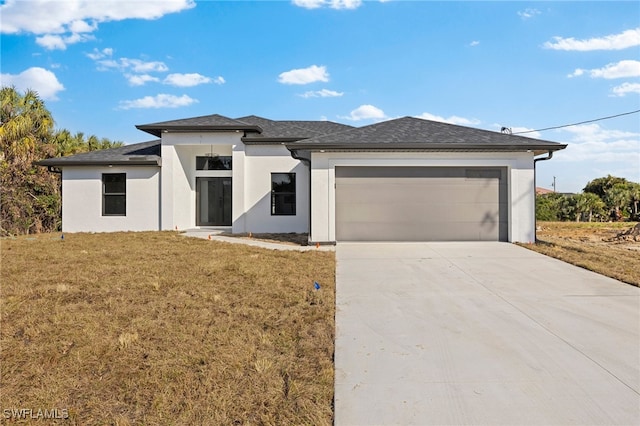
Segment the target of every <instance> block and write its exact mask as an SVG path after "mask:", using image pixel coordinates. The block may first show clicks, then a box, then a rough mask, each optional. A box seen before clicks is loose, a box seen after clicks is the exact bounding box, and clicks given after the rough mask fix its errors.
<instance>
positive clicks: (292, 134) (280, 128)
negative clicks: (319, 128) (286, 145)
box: [238, 115, 323, 142]
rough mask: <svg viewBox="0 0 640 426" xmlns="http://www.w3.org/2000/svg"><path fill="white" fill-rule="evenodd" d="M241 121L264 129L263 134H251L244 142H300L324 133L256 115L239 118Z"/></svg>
mask: <svg viewBox="0 0 640 426" xmlns="http://www.w3.org/2000/svg"><path fill="white" fill-rule="evenodd" d="M238 120H239V121H242V122H244V123H249V124H253V125H256V126H259V127H260V128H261V129H262V132H261V133H259V134H258V133H250V134H249V135H247V136H246V137H244V138H243V141H250V140H253V139H256V140H264V139H278V140H279V141H281V142H282V141H283V139H285V140H292V141H296V140H300V139H305V138H310V137H312V136H322V135H323V133H319V132H316V131H311V130H307V129H303V128H300V127H296V126H292V125H291V124H287V123H285V122H282V121H274V120H269V119H267V118H263V117H258V116H256V115H248V116H246V117H241V118H238Z"/></svg>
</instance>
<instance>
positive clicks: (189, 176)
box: [161, 132, 309, 233]
mask: <svg viewBox="0 0 640 426" xmlns="http://www.w3.org/2000/svg"><path fill="white" fill-rule="evenodd" d="M241 136H242V134H241V133H237V132H216V133H164V134H163V135H162V147H161V151H162V197H161V217H162V222H161V223H162V226H161V228H162V229H167V230H172V229H176V227H177V228H178V229H188V228H194V227H195V226H196V178H197V177H223V176H231V185H232V232H234V233H243V232H254V233H259V232H308V229H309V227H308V224H309V208H308V207H309V171H308V167H307V166H305V165H304V164H302V163H301V162H300V161H298V160H295V159H293V158H291V154H290V153H289V150H287V149H286V147H285V146H284V145H276V146H272V145H268V146H267V145H251V146H245V145H244V143H242V141H241V140H240V137H241ZM211 152H214V153H216V154H219V155H231V156H232V158H233V170H231V171H196V163H195V159H196V156H201V155H205V154H208V153H211ZM286 172H294V173H296V215H295V216H272V215H271V173H286Z"/></svg>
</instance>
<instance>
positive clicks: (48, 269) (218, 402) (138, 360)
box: [0, 232, 335, 425]
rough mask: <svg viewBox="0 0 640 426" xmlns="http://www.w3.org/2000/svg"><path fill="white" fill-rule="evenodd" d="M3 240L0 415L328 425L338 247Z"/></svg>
mask: <svg viewBox="0 0 640 426" xmlns="http://www.w3.org/2000/svg"><path fill="white" fill-rule="evenodd" d="M0 244H1V252H0V253H1V256H2V265H1V266H2V270H1V282H2V288H1V292H0V307H1V312H2V327H1V329H0V347H1V351H2V353H1V354H0V355H1V358H2V363H1V365H0V368H1V372H0V377H1V379H0V380H1V383H0V392H1V396H2V397H1V401H2V407H0V408H2V409H3V410H4V409H11V408H15V409H20V408H31V409H33V410H36V411H37V410H38V409H40V408H41V409H48V410H51V409H67V410H68V413H69V417H70V418H69V420H67V421H65V423H69V424H96V423H97V424H121V425H124V424H147V425H156V424H167V423H169V424H314V425H315V424H318V425H322V424H331V423H332V420H333V410H332V400H333V338H334V322H333V319H334V306H335V305H334V289H335V286H334V283H335V275H334V274H335V272H334V271H335V260H334V255H333V253H327V252H315V251H314V252H303V253H300V252H295V251H293V252H289V251H287V252H284V251H273V250H265V249H260V248H255V247H248V246H244V245H237V244H226V243H220V242H215V241H206V240H199V239H195V238H184V237H183V236H181V235H179V234H177V233H173V232H155V233H114V234H95V235H90V234H66V235H65V239H64V240H61V239H60V235H59V234H57V235H54V234H44V235H40V236H38V237H37V238H34V237H33V236H31V237H28V238H27V237H22V238H18V239H13V240H2V241H1V242H0ZM314 281H318V282H319V283H320V284H321V286H322V288H321V289H320V290H319V291H315V290H314V289H313V283H314ZM34 412H35V411H34ZM0 414H1V413H0Z"/></svg>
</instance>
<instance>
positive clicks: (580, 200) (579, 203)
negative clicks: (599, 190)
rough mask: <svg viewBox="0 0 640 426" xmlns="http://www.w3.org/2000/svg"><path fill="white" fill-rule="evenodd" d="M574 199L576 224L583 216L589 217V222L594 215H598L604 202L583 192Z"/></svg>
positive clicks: (593, 195)
mask: <svg viewBox="0 0 640 426" xmlns="http://www.w3.org/2000/svg"><path fill="white" fill-rule="evenodd" d="M575 198H576V213H577V214H576V222H579V221H580V218H581V216H582V215H583V214H586V215H588V216H589V222H591V220H592V219H593V215H594V214H600V213H601V212H602V211H603V210H604V208H605V204H604V201H602V200H601V199H600V197H598V196H597V195H596V194H593V193H590V192H583V193H582V194H578V195H576V196H575Z"/></svg>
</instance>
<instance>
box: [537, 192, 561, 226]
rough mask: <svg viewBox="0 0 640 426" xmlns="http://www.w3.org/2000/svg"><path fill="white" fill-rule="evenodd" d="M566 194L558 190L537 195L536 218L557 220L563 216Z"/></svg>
mask: <svg viewBox="0 0 640 426" xmlns="http://www.w3.org/2000/svg"><path fill="white" fill-rule="evenodd" d="M565 198H566V196H565V195H563V194H559V193H557V192H552V193H549V194H542V195H538V196H537V197H536V219H537V220H543V221H557V220H561V218H562V217H563V207H564V205H565V204H566V201H565Z"/></svg>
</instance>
